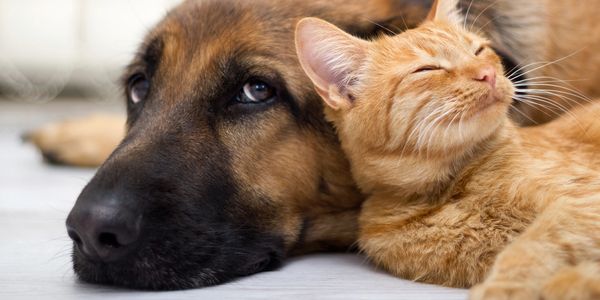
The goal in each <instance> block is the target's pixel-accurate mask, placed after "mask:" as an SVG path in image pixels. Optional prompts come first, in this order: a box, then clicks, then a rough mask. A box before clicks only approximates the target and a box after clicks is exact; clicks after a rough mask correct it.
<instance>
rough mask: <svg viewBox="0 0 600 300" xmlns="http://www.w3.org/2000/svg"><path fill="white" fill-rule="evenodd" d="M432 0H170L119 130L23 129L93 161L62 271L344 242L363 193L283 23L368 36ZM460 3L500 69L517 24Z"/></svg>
mask: <svg viewBox="0 0 600 300" xmlns="http://www.w3.org/2000/svg"><path fill="white" fill-rule="evenodd" d="M486 1H487V0H486ZM431 2H432V1H418V0H313V1H304V0H253V1H244V0H188V1H186V2H184V3H182V4H181V5H180V6H178V7H176V8H175V9H173V10H172V11H171V12H169V13H168V15H167V16H166V17H165V18H164V19H163V20H162V21H161V22H160V23H159V24H158V25H157V26H156V27H155V28H154V29H153V30H152V31H151V32H150V33H149V34H148V36H147V37H146V39H145V42H144V43H143V45H142V46H141V47H140V51H139V54H138V55H137V56H136V58H135V59H134V60H133V62H132V63H131V65H130V66H129V67H128V68H127V71H126V72H125V76H124V80H123V86H124V87H125V94H126V99H127V114H128V118H127V121H126V124H127V130H126V133H123V132H121V131H120V130H114V131H115V132H114V134H113V135H110V134H109V135H106V134H104V135H103V136H102V137H101V138H99V139H97V140H94V138H93V137H92V136H89V135H88V134H90V133H92V134H94V133H97V132H102V130H101V129H98V128H103V127H104V126H106V125H107V124H109V123H110V124H113V125H112V126H115V127H117V128H118V126H119V125H120V121H119V120H115V119H112V118H111V119H102V118H101V117H95V118H94V122H90V121H88V120H87V119H84V120H79V121H74V122H72V123H67V124H59V125H52V126H50V127H46V128H43V129H41V130H39V131H36V132H33V133H32V134H31V135H30V136H29V139H30V140H31V141H33V142H34V143H35V144H36V145H38V146H39V147H40V149H41V151H42V153H44V154H45V156H46V157H47V158H49V159H51V160H52V162H55V163H62V164H74V165H82V166H92V165H96V164H99V163H100V162H104V163H103V164H102V166H101V168H100V169H99V170H98V172H97V174H96V175H95V176H94V178H93V179H92V180H91V182H90V183H89V184H88V185H87V186H86V187H85V188H84V190H83V191H82V193H81V195H80V196H79V198H78V199H77V202H76V204H75V206H74V207H73V210H72V211H71V213H70V214H69V216H68V218H67V232H68V234H69V236H70V237H71V239H72V240H73V268H74V270H75V273H76V274H77V275H78V276H79V277H80V278H81V279H82V280H84V281H87V282H93V283H101V284H110V285H117V286H124V287H128V288H136V289H150V290H173V289H186V288H198V287H203V286H208V285H215V284H220V283H224V282H227V281H229V280H232V279H234V278H237V277H240V276H247V275H251V274H254V273H257V272H261V271H268V270H272V269H275V268H277V267H278V266H279V265H280V264H281V262H282V260H283V259H284V258H285V257H286V256H289V255H298V254H303V253H308V252H315V251H337V250H346V249H348V248H349V247H351V245H353V243H354V242H355V241H356V235H357V217H358V214H359V212H360V207H361V204H362V202H363V201H364V196H363V195H361V193H360V191H359V190H358V189H357V187H356V185H355V183H354V181H353V179H352V177H351V175H350V172H349V164H348V162H347V160H346V158H345V157H344V155H343V154H342V151H341V149H340V145H339V142H338V139H337V137H336V135H335V130H334V128H333V127H332V126H331V124H329V123H327V122H326V121H325V119H324V117H323V113H322V106H321V101H320V99H319V96H318V95H317V94H316V92H315V91H314V89H313V88H312V85H311V83H310V81H309V80H308V79H307V78H306V76H305V75H304V73H303V72H302V69H301V68H300V65H299V63H298V60H297V58H296V56H295V51H294V42H293V39H294V36H293V33H294V29H295V24H296V23H297V21H298V20H300V19H301V18H303V17H307V16H313V17H319V18H322V19H325V20H328V21H330V22H332V23H334V24H335V25H337V26H339V27H341V28H343V29H344V30H347V31H349V32H351V33H353V34H354V35H356V36H359V37H363V38H371V37H375V36H377V35H380V34H395V33H397V32H399V31H402V30H404V29H407V28H411V27H414V26H415V25H417V24H418V23H419V22H420V21H421V20H423V19H424V18H425V15H426V13H427V11H428V10H429V7H430V5H431ZM470 2H471V1H465V3H464V4H463V5H464V10H465V11H467V10H472V11H473V12H476V13H475V14H474V15H473V16H477V13H480V14H479V16H478V18H471V20H472V21H473V22H474V23H476V24H478V26H481V28H482V30H485V31H486V32H487V34H488V35H489V36H490V37H491V38H492V39H493V41H494V43H495V45H494V46H495V48H496V49H497V50H498V51H499V53H501V54H502V56H503V58H504V62H505V64H506V65H507V69H511V68H513V69H515V68H516V69H518V68H517V66H519V65H524V64H526V63H527V62H528V57H531V56H533V54H535V53H533V52H532V53H530V52H528V51H530V50H527V49H526V48H520V47H521V46H524V45H523V44H522V43H515V42H513V40H512V39H511V38H514V37H515V35H514V34H516V33H515V32H511V31H510V30H513V29H514V28H517V27H518V26H517V27H511V26H508V25H514V24H505V23H501V22H496V23H494V22H492V23H491V24H492V25H493V26H487V25H486V26H483V24H485V23H482V20H483V22H485V21H490V20H494V14H496V13H498V10H497V9H495V8H493V7H492V5H489V7H488V8H486V5H484V4H485V3H483V4H482V3H479V4H477V5H469V3H470ZM481 2H485V1H481ZM492 2H493V1H490V2H489V3H490V4H491V3H492ZM471 6H472V7H471ZM467 7H470V8H469V9H467ZM519 16H520V15H519V14H516V13H515V18H514V19H515V20H517V21H518V19H519V18H518V17H519ZM479 17H481V18H479ZM477 19H480V20H477ZM528 20H529V19H528ZM502 21H504V22H506V20H502ZM517 21H515V22H517ZM490 22H491V21H490ZM488 23H489V22H488ZM518 29H519V30H521V29H522V28H520V27H518ZM514 30H516V29H514ZM513 33H514V34H513ZM540 38H543V37H540ZM535 49H537V48H535ZM531 51H533V50H531ZM556 70H557V71H556V72H555V73H557V74H560V70H559V69H556ZM551 75H552V74H551ZM516 78H521V79H522V78H525V75H524V74H521V75H519V76H517V77H516ZM530 115H533V113H530ZM123 122H124V121H123ZM102 124H104V125H102ZM115 124H117V125H115ZM66 138H69V139H71V140H72V141H75V142H74V143H71V144H69V146H68V147H64V146H61V145H63V144H61V142H62V141H63V140H64V139H66ZM121 140H122V141H121ZM81 145H85V147H82V146H81ZM82 148H86V149H88V150H86V151H82ZM89 149H94V150H96V151H89ZM113 149H116V150H114V152H113ZM111 152H112V153H111Z"/></svg>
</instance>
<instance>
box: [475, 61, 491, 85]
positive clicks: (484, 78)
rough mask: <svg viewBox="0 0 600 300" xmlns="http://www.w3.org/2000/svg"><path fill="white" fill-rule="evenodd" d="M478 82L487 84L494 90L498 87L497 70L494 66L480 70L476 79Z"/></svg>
mask: <svg viewBox="0 0 600 300" xmlns="http://www.w3.org/2000/svg"><path fill="white" fill-rule="evenodd" d="M473 79H475V80H477V81H481V82H487V83H489V85H490V86H491V87H492V88H495V87H496V69H495V68H494V67H492V66H487V67H483V68H481V69H479V71H478V72H477V75H475V78H473Z"/></svg>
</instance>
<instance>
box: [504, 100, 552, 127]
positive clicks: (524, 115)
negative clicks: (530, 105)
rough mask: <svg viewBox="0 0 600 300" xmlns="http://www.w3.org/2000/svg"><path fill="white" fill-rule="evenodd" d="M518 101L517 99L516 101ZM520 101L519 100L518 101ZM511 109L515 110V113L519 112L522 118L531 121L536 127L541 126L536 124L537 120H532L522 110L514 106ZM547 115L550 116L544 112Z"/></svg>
mask: <svg viewBox="0 0 600 300" xmlns="http://www.w3.org/2000/svg"><path fill="white" fill-rule="evenodd" d="M515 100H516V99H515ZM516 101H519V100H516ZM526 104H527V103H526ZM511 109H513V110H514V111H516V112H518V113H519V114H520V115H521V116H523V117H524V118H525V119H527V120H528V121H531V123H532V124H535V125H539V123H538V122H536V121H535V120H533V119H531V118H530V117H529V116H528V115H527V114H526V113H524V112H522V111H521V110H520V109H518V108H517V107H516V106H514V105H513V106H512V107H511ZM544 113H545V114H546V115H548V114H547V113H546V112H544Z"/></svg>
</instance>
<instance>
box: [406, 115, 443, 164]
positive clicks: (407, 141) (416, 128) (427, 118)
mask: <svg viewBox="0 0 600 300" xmlns="http://www.w3.org/2000/svg"><path fill="white" fill-rule="evenodd" d="M442 108H443V107H438V108H436V109H434V110H433V111H432V112H431V113H429V114H428V115H427V116H426V117H425V118H423V119H421V120H420V121H419V122H418V123H417V124H416V125H415V126H414V127H413V129H412V130H411V132H410V134H409V135H408V137H407V138H406V140H405V143H404V147H403V148H402V152H401V154H400V155H401V157H403V156H404V153H405V150H406V147H407V145H408V144H410V143H412V138H413V135H414V134H415V133H417V132H420V131H421V127H422V126H423V125H424V123H427V121H428V120H429V119H430V118H432V117H435V115H436V114H437V113H438V112H439V111H441V110H442ZM417 143H418V141H417V142H415V143H414V145H415V147H416V146H417Z"/></svg>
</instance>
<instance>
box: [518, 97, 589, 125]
mask: <svg viewBox="0 0 600 300" xmlns="http://www.w3.org/2000/svg"><path fill="white" fill-rule="evenodd" d="M524 99H530V100H533V102H531V103H537V104H547V105H550V106H552V107H556V108H557V109H559V110H560V111H561V112H562V113H565V114H567V115H569V116H571V117H573V119H575V120H577V117H576V116H575V115H574V114H573V113H572V112H571V111H570V110H569V109H568V108H567V107H565V106H563V105H561V104H559V103H556V101H553V100H552V99H550V98H547V97H542V96H539V95H537V96H536V95H526V96H525V97H524ZM540 102H541V103H540ZM542 107H543V108H546V109H548V108H549V107H547V106H543V105H542ZM553 112H554V111H553ZM557 115H560V114H557Z"/></svg>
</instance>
